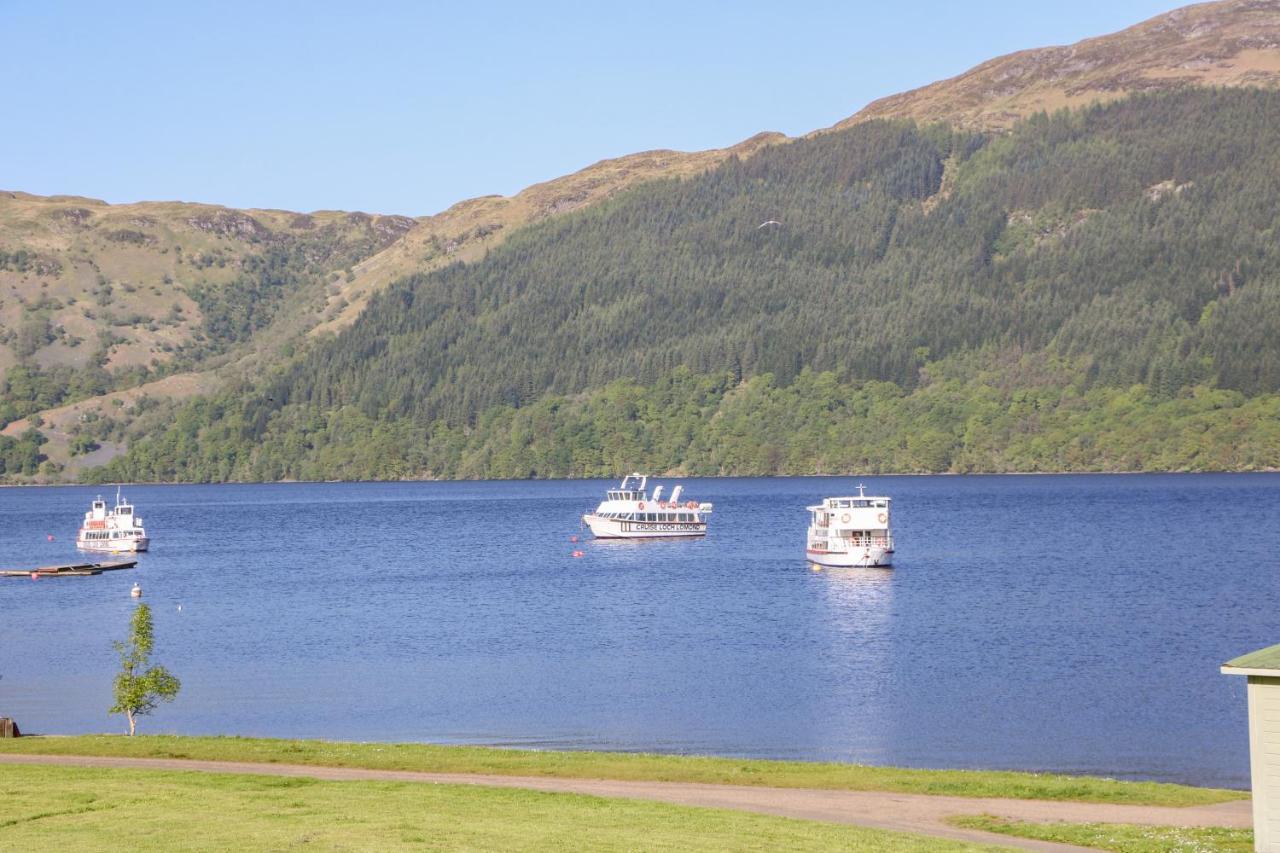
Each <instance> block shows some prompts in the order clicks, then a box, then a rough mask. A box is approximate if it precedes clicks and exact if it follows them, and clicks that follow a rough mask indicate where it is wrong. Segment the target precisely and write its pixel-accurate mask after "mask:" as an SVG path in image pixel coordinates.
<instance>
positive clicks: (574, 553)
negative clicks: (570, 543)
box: [573, 551, 582, 557]
mask: <svg viewBox="0 0 1280 853" xmlns="http://www.w3.org/2000/svg"><path fill="white" fill-rule="evenodd" d="M573 556H575V557H581V556H582V552H581V551H574V552H573Z"/></svg>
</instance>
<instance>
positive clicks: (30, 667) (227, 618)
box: [0, 474, 1280, 787]
mask: <svg viewBox="0 0 1280 853" xmlns="http://www.w3.org/2000/svg"><path fill="white" fill-rule="evenodd" d="M664 482H671V481H664ZM857 482H858V480H854V479H837V478H794V479H706V480H688V481H685V484H686V494H687V495H688V496H689V497H691V498H694V499H697V500H709V501H713V502H715V505H716V512H715V514H714V516H713V517H712V523H711V532H710V535H709V536H708V537H707V538H706V539H705V540H700V541H691V542H644V543H621V542H613V543H608V542H592V541H589V537H587V536H583V543H582V544H579V545H575V544H573V543H572V542H571V541H570V537H571V536H573V535H580V533H581V531H580V530H579V525H578V516H579V515H580V513H581V512H583V511H584V510H586V509H589V508H591V507H593V506H594V505H595V503H596V502H597V501H598V500H599V498H600V497H601V495H602V494H603V491H604V489H605V488H606V487H607V486H608V484H607V483H605V482H602V481H576V482H490V483H393V484H378V483H352V484H280V485H226V486H136V487H131V488H128V489H126V492H125V494H126V496H127V497H129V498H130V499H132V500H133V501H134V502H135V503H136V504H137V506H138V512H139V514H140V515H141V516H142V518H143V519H144V521H145V523H146V526H147V529H148V532H149V533H150V534H151V536H152V538H153V543H154V545H153V548H154V550H153V551H152V552H151V553H149V554H144V555H141V557H140V560H141V564H140V567H139V568H138V569H137V570H134V571H128V572H116V573H110V574H105V575H102V576H100V577H93V578H68V579H62V580H41V581H31V580H28V579H25V578H23V579H0V676H3V678H2V679H0V714H7V715H10V716H13V717H14V718H16V719H17V720H18V722H19V724H20V725H21V726H22V727H23V728H24V729H26V730H29V731H39V732H51V733H75V732H100V731H118V730H121V729H122V727H123V725H124V722H123V720H122V719H121V718H118V717H112V716H110V715H108V714H107V712H106V710H107V708H108V707H109V706H110V705H111V678H112V675H113V673H114V671H115V668H116V660H115V657H114V653H113V651H112V648H111V641H112V640H113V639H120V638H123V636H124V634H125V630H126V627H127V622H128V619H129V614H130V612H131V610H132V608H133V607H134V603H133V602H132V601H131V599H130V597H129V589H130V587H131V586H132V585H133V583H134V582H135V581H136V582H138V583H140V584H141V585H142V587H143V589H144V591H145V598H144V600H145V601H147V602H148V603H150V604H151V606H152V608H153V609H154V611H155V618H156V635H157V651H156V660H157V661H158V662H160V663H163V664H165V665H167V666H168V667H169V668H170V669H171V670H172V671H173V672H174V673H175V674H177V675H178V676H179V677H181V679H182V681H183V689H182V693H181V695H180V696H179V698H178V700H177V701H176V702H175V703H174V704H172V705H166V706H162V707H161V708H160V710H159V711H158V712H157V713H156V714H155V716H154V717H151V718H149V719H144V720H143V721H142V724H141V726H142V731H144V732H176V733H186V734H196V733H238V734H246V735H268V736H299V737H330V738H341V739H352V740H385V741H391V740H407V741H433V742H445V743H481V744H499V745H512V746H532V747H543V748H583V749H616V750H644V751H660V752H681V753H708V754H722V755H737V756H756V757H773V758H802V759H836V760H842V761H858V762H867V763H875V764H895V765H912V766H932V767H1002V768H1015V769H1036V770H1057V771H1067V772H1080V773H1100V774H1106V775H1113V776H1118V777H1125V778H1129V777H1135V778H1152V779H1161V780H1169V781H1182V782H1192V783H1199V784H1212V785H1228V786H1235V787H1247V785H1248V743H1247V736H1246V709H1245V695H1244V684H1243V679H1240V678H1229V677H1226V676H1223V675H1220V674H1219V672H1218V666H1219V664H1221V663H1222V662H1223V661H1225V660H1227V659H1229V658H1231V657H1234V656H1235V655H1237V654H1240V653H1243V652H1246V651H1250V650H1253V649H1255V648H1258V647H1261V646H1264V645H1268V644H1271V643H1274V642H1277V641H1280V578H1278V574H1277V573H1278V571H1280V524H1277V521H1280V475H1270V474H1258V475H1168V476H1164V475H1161V476H1106V475H1099V476H1043V477H1041V476H1018V477H875V478H866V479H865V480H864V482H865V483H866V484H867V486H868V490H869V493H874V494H888V495H890V496H892V497H893V498H894V534H895V538H896V540H897V549H898V550H897V555H896V562H897V566H896V568H894V569H892V570H875V569H863V570H823V571H821V572H817V571H813V570H812V569H811V568H809V567H808V566H807V564H806V563H805V561H804V533H805V527H806V524H807V518H808V516H807V514H806V513H805V511H804V507H805V506H806V505H807V504H809V503H812V502H815V501H816V500H817V499H818V498H820V497H822V496H823V495H832V494H847V493H850V492H853V491H854V490H855V487H856V484H857ZM669 488H670V486H668V490H669ZM97 491H98V490H95V489H93V488H79V487H76V488H27V489H0V555H2V556H0V564H3V567H24V566H32V565H36V564H42V563H51V562H61V561H71V560H75V559H78V558H79V555H78V554H77V552H75V551H74V549H73V547H72V540H73V538H74V532H75V529H76V527H77V526H78V521H79V519H80V518H81V515H82V513H83V512H84V510H85V509H87V507H88V503H89V501H90V500H91V499H92V497H93V496H94V494H95V493H96V492H97ZM108 497H109V498H110V497H113V495H111V494H108ZM47 534H53V535H54V536H55V541H54V542H49V541H47V540H46V535H47ZM575 548H581V549H582V550H583V551H584V552H585V555H584V556H583V557H581V558H574V557H572V556H571V552H572V551H573V550H574V549H575Z"/></svg>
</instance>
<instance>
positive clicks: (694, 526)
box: [582, 515, 707, 539]
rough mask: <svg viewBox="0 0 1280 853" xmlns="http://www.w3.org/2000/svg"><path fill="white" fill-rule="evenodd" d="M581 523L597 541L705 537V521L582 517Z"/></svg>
mask: <svg viewBox="0 0 1280 853" xmlns="http://www.w3.org/2000/svg"><path fill="white" fill-rule="evenodd" d="M582 522H583V524H585V525H587V527H588V528H590V530H591V535H592V536H594V537H595V538H597V539H693V538H696V537H699V536H706V535H707V523H706V522H705V521H671V522H665V521H623V520H620V519H617V518H601V517H600V516H598V515H584V516H583V517H582Z"/></svg>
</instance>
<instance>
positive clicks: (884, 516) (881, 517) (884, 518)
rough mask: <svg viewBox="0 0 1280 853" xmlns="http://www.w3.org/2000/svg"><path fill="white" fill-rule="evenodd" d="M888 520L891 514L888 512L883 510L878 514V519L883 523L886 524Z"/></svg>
mask: <svg viewBox="0 0 1280 853" xmlns="http://www.w3.org/2000/svg"><path fill="white" fill-rule="evenodd" d="M888 520H889V516H888V514H887V513H883V512H882V513H880V514H879V515H877V516H876V521H878V522H880V523H881V524H884V523H885V522H886V521H888Z"/></svg>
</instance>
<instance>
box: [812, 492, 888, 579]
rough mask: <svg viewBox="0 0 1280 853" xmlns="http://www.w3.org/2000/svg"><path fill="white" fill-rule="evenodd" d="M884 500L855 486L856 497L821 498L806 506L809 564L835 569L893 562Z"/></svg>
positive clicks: (886, 502)
mask: <svg viewBox="0 0 1280 853" xmlns="http://www.w3.org/2000/svg"><path fill="white" fill-rule="evenodd" d="M891 502H892V500H891V499H890V498H886V497H872V496H869V495H867V494H866V490H865V489H864V488H863V487H862V486H858V494H857V496H856V497H842V498H825V499H824V500H823V501H822V503H820V504H818V505H817V506H811V507H809V513H810V521H809V537H808V546H807V548H806V549H805V554H806V556H807V557H808V558H809V562H811V563H816V564H818V565H820V566H833V567H837V568H852V567H871V566H888V565H891V564H892V563H893V535H892V534H891V533H890V532H889V504H890V503H891Z"/></svg>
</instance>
